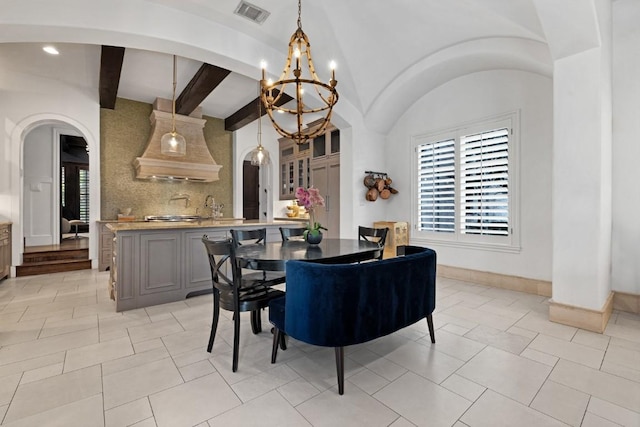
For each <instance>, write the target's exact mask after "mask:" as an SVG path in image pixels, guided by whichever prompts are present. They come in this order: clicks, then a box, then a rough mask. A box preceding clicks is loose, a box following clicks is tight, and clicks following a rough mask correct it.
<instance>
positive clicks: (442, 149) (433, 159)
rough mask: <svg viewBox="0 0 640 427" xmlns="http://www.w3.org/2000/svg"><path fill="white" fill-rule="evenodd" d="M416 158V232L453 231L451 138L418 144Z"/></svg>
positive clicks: (453, 184)
mask: <svg viewBox="0 0 640 427" xmlns="http://www.w3.org/2000/svg"><path fill="white" fill-rule="evenodd" d="M417 150H418V152H417V155H418V194H419V198H420V199H419V201H418V215H419V224H418V229H419V230H423V231H437V232H443V233H453V232H454V231H455V172H456V168H455V139H448V140H445V141H440V142H435V143H428V144H422V145H419V146H418V147H417Z"/></svg>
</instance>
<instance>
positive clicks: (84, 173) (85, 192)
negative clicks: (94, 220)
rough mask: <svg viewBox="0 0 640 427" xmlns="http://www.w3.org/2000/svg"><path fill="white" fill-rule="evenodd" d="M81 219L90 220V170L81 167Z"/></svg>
mask: <svg viewBox="0 0 640 427" xmlns="http://www.w3.org/2000/svg"><path fill="white" fill-rule="evenodd" d="M79 173H80V177H79V178H80V179H79V181H80V220H81V221H84V222H86V223H88V222H89V171H88V170H86V169H80V170H79Z"/></svg>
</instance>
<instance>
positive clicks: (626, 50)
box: [611, 0, 640, 294]
mask: <svg viewBox="0 0 640 427" xmlns="http://www.w3.org/2000/svg"><path fill="white" fill-rule="evenodd" d="M639 21H640V3H639V2H638V1H637V0H617V1H615V2H613V22H614V24H613V229H612V259H611V264H612V271H611V281H612V283H611V288H612V289H613V290H614V291H621V292H629V293H634V294H640V221H639V220H638V212H640V185H639V184H638V183H639V182H640V168H639V167H638V159H640V137H639V135H640V75H639V74H638V70H640V49H639V48H638V47H639V46H640V26H639V25H638V22H639Z"/></svg>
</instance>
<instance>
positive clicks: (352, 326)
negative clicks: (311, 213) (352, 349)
mask: <svg viewBox="0 0 640 427" xmlns="http://www.w3.org/2000/svg"><path fill="white" fill-rule="evenodd" d="M407 249H408V251H407V252H406V253H408V254H409V255H405V256H401V257H397V258H390V259H385V260H381V261H375V262H366V263H362V264H346V265H345V264H339V265H328V264H316V263H312V262H305V261H289V262H287V268H286V282H287V290H286V302H285V313H286V314H285V328H284V331H285V332H286V333H287V334H288V335H290V336H291V337H293V338H296V339H298V340H301V341H304V342H307V343H309V344H314V345H320V346H329V347H341V346H347V345H352V344H358V343H362V342H366V341H370V340H372V339H375V338H378V337H381V336H384V335H387V334H390V333H392V332H395V331H397V330H399V329H402V328H404V327H406V326H409V325H411V324H413V323H415V322H417V321H419V320H421V319H424V318H425V317H426V316H427V315H428V314H431V313H432V312H433V310H434V309H435V298H436V294H435V278H436V253H435V252H434V251H433V250H431V249H428V248H420V247H417V246H412V247H407Z"/></svg>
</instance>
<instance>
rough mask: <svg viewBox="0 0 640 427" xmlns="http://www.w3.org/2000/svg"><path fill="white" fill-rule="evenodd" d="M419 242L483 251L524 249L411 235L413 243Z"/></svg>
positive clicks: (507, 251)
mask: <svg viewBox="0 0 640 427" xmlns="http://www.w3.org/2000/svg"><path fill="white" fill-rule="evenodd" d="M416 243H417V244H419V245H427V246H428V245H438V246H447V247H451V248H460V249H474V250H482V251H492V252H503V253H512V254H518V253H520V252H521V251H522V248H521V247H520V246H514V245H503V244H497V243H478V242H461V241H457V240H439V239H429V238H425V237H411V244H416Z"/></svg>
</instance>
